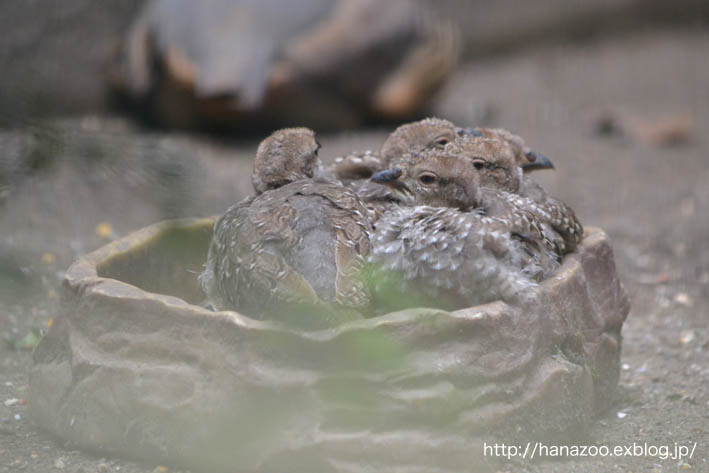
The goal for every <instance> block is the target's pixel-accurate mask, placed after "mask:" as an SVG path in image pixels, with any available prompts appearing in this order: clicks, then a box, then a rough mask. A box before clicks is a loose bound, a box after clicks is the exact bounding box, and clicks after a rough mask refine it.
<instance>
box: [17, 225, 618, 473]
mask: <svg viewBox="0 0 709 473" xmlns="http://www.w3.org/2000/svg"><path fill="white" fill-rule="evenodd" d="M213 223H214V220H213V219H189V220H176V221H167V222H162V223H158V224H155V225H151V226H149V227H146V228H144V229H142V230H139V231H137V232H136V233H134V234H132V235H130V236H127V237H125V238H122V239H120V240H118V241H115V242H113V243H111V244H108V245H106V246H104V247H103V248H100V249H99V250H97V251H95V252H93V253H91V254H89V255H86V256H85V257H83V258H81V259H80V260H79V261H77V262H76V263H75V264H74V265H73V266H71V268H70V269H69V270H68V271H67V273H66V277H65V280H64V285H63V290H62V298H61V299H62V303H61V307H60V308H59V311H58V312H59V313H58V314H57V317H56V318H55V323H54V324H53V325H52V327H51V328H50V330H49V332H48V333H47V335H46V336H45V337H44V338H43V339H42V341H41V343H40V344H39V346H38V347H37V348H36V350H35V352H34V365H33V368H32V370H31V374H30V393H29V407H30V411H31V415H32V417H33V418H34V420H35V421H36V423H37V424H38V425H39V426H40V427H41V428H43V429H45V430H47V431H49V432H50V433H52V434H54V435H56V436H58V437H60V438H61V439H63V440H64V441H65V442H68V443H69V444H70V445H73V446H76V447H79V448H86V449H90V450H94V451H99V452H101V454H108V455H121V456H128V457H132V458H138V459H146V460H149V461H151V462H157V463H161V464H169V465H178V466H182V467H188V468H192V469H195V470H198V471H202V470H205V471H239V472H274V471H278V472H291V471H306V472H323V471H347V472H365V471H367V472H370V471H387V472H397V471H402V472H403V471H406V472H460V471H469V470H470V469H471V468H473V467H474V468H475V470H476V471H485V470H486V469H488V468H494V466H493V464H492V463H490V462H492V461H493V459H492V458H491V457H490V456H489V455H488V456H486V455H485V453H486V452H485V451H484V446H485V444H486V443H487V444H490V443H494V441H495V440H500V441H506V442H508V443H509V442H512V441H520V442H521V441H527V440H528V441H535V440H542V439H568V438H569V435H571V434H574V433H579V432H583V430H584V428H585V427H586V426H587V424H588V423H589V421H590V420H591V418H592V416H593V414H594V412H595V411H597V410H598V409H602V408H603V407H604V406H605V405H607V403H608V401H609V400H610V399H611V398H612V396H613V392H614V389H615V386H616V384H617V381H618V373H619V356H620V347H621V334H620V332H621V326H622V324H623V321H624V320H625V317H626V316H627V313H628V310H629V303H628V299H627V296H626V294H625V291H624V289H623V287H622V284H621V283H620V282H619V280H618V277H617V275H616V270H615V263H614V260H613V253H612V250H611V247H610V244H609V242H608V239H607V237H606V235H605V234H604V233H603V232H602V231H601V230H599V229H594V228H589V229H587V235H586V237H585V238H584V241H583V243H582V244H581V245H580V247H579V249H578V250H577V251H576V252H574V253H573V254H570V255H568V256H567V257H566V258H565V259H564V261H563V264H562V266H561V268H560V269H559V271H558V272H557V274H556V276H555V277H553V278H550V279H549V280H547V281H544V282H543V283H542V284H541V285H540V286H539V288H538V296H537V298H536V301H535V302H534V303H532V304H530V305H529V307H524V308H520V307H514V306H510V305H508V304H505V303H504V302H501V301H497V302H493V303H490V304H485V305H481V306H476V307H470V308H467V309H463V310H458V311H455V312H445V311H441V310H434V309H415V310H406V311H401V312H395V313H390V314H386V315H383V316H379V317H376V318H372V319H367V320H361V321H356V322H350V323H347V324H344V325H342V326H339V327H337V328H333V329H327V330H322V331H316V332H312V331H311V332H305V331H298V330H296V329H293V328H287V327H284V326H282V325H279V324H277V323H274V322H266V321H257V320H253V319H250V318H248V317H245V316H243V315H241V314H238V313H236V312H230V311H223V312H211V311H209V310H206V309H204V308H202V307H200V306H199V305H198V304H199V303H200V301H201V299H202V294H201V291H200V288H199V286H198V283H197V274H196V273H198V272H199V271H201V268H202V263H203V261H204V260H205V258H206V253H207V248H208V244H209V240H210V237H211V233H212V225H213ZM487 453H490V452H487Z"/></svg>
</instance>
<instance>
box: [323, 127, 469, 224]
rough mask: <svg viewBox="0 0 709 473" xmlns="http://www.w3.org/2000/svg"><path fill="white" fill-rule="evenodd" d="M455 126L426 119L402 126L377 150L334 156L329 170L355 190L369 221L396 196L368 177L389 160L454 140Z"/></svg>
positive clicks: (395, 202) (384, 166) (385, 209)
mask: <svg viewBox="0 0 709 473" xmlns="http://www.w3.org/2000/svg"><path fill="white" fill-rule="evenodd" d="M456 130H457V129H456V126H455V125H454V124H453V123H451V122H449V121H448V120H443V119H440V118H426V119H423V120H419V121H416V122H412V123H407V124H404V125H401V126H400V127H398V128H397V129H396V130H394V131H393V132H392V133H391V134H390V135H389V136H388V137H387V139H386V140H385V141H384V143H383V144H382V146H381V149H380V150H379V152H378V153H375V152H371V151H367V152H364V153H362V152H353V153H350V154H348V155H347V156H344V157H340V158H337V159H336V160H335V164H334V165H333V166H332V167H331V168H329V170H328V172H329V173H330V174H332V175H333V177H334V178H336V179H338V180H340V181H342V182H343V183H344V184H345V185H346V186H347V187H349V188H351V189H352V190H354V191H355V192H356V193H357V195H358V196H359V197H360V199H362V201H363V202H364V203H365V205H366V206H367V210H368V213H369V218H370V222H371V223H372V224H375V223H376V221H377V220H378V219H379V217H380V216H381V215H383V214H384V213H386V212H387V211H388V210H389V209H391V208H392V206H396V205H398V199H399V197H398V196H397V195H396V194H393V193H392V191H391V189H389V188H388V187H387V186H383V185H380V184H378V183H376V182H373V181H371V180H369V178H370V177H371V176H373V175H374V174H376V173H377V172H379V171H382V170H384V169H387V168H388V167H389V165H390V162H391V160H392V159H395V158H397V157H399V156H403V155H411V154H412V153H420V152H423V151H426V150H429V149H442V148H443V147H444V146H445V145H446V144H448V143H450V142H451V141H453V140H455V138H456Z"/></svg>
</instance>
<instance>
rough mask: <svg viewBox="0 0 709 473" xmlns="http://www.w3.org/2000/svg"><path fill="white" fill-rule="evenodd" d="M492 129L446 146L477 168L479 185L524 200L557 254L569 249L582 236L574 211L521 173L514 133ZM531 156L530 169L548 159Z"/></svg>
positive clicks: (519, 148) (518, 149) (520, 157)
mask: <svg viewBox="0 0 709 473" xmlns="http://www.w3.org/2000/svg"><path fill="white" fill-rule="evenodd" d="M493 131H494V134H493V133H492V132H489V133H488V134H490V136H491V137H487V136H476V135H471V134H463V135H461V136H460V137H459V138H458V139H457V140H456V141H455V142H454V143H453V144H451V145H450V147H452V148H453V152H455V153H457V154H459V155H461V156H464V157H465V159H466V160H467V161H468V162H469V163H470V165H471V166H473V167H474V168H475V169H477V170H478V172H479V173H480V185H481V186H482V187H485V188H491V189H497V190H501V191H505V192H510V193H513V194H517V195H519V196H520V197H521V198H522V199H524V205H526V206H527V207H528V209H529V210H530V211H531V212H533V213H534V214H535V215H536V216H537V218H538V219H539V221H540V223H542V225H543V226H544V228H545V233H546V235H547V238H548V239H550V240H553V241H554V242H555V245H556V251H557V252H558V253H559V255H564V254H566V253H568V252H570V251H573V250H574V249H575V248H576V246H577V245H578V243H579V242H580V241H581V238H582V237H583V226H582V225H581V223H580V222H579V220H578V219H577V218H576V214H575V212H574V211H573V209H571V208H570V207H569V206H568V205H567V204H565V203H564V202H562V201H560V200H558V199H556V198H554V197H551V196H549V195H548V194H547V193H546V191H545V190H544V189H543V188H542V187H541V186H540V185H539V184H537V183H536V182H534V181H533V180H531V179H530V178H529V177H527V176H526V175H525V174H524V169H525V168H524V167H523V166H524V164H521V163H522V162H523V158H522V156H523V153H521V152H520V150H521V146H519V142H517V141H516V138H515V137H516V135H512V134H511V133H509V132H508V131H507V130H503V129H494V130H493ZM517 138H519V137H517ZM519 140H521V138H519ZM538 156H541V155H538ZM535 159H537V161H538V162H537V165H535V166H533V167H532V168H531V169H532V170H533V169H541V165H539V162H541V161H543V160H546V161H547V162H550V161H549V160H548V159H547V158H546V157H543V159H542V158H535ZM489 210H490V212H491V211H492V209H489ZM490 215H494V213H490Z"/></svg>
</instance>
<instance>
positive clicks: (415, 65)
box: [110, 0, 459, 129]
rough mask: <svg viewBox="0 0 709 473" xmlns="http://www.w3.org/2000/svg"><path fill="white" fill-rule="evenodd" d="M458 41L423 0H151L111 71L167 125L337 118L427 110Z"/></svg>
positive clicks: (115, 82) (320, 123)
mask: <svg viewBox="0 0 709 473" xmlns="http://www.w3.org/2000/svg"><path fill="white" fill-rule="evenodd" d="M458 50H459V32H458V30H457V29H456V27H455V26H454V24H452V23H450V22H447V21H443V20H441V19H439V18H438V17H437V16H436V15H434V13H433V12H432V11H431V10H430V9H429V8H427V7H426V6H425V5H424V4H423V2H421V1H420V0H387V1H378V0H299V1H297V2H296V1H290V0H237V1H232V0H204V1H200V2H193V1H191V0H152V1H150V2H149V3H148V4H147V5H146V6H145V8H144V9H143V10H142V12H141V13H140V15H139V16H138V17H137V18H136V20H135V21H134V23H133V25H132V26H131V28H130V30H129V31H128V33H127V35H126V38H125V41H124V42H123V44H122V46H121V47H120V49H119V51H118V54H117V55H116V58H115V61H114V62H113V64H112V67H111V68H110V71H111V72H110V82H111V84H112V86H113V88H114V90H116V91H117V92H118V93H119V95H122V96H123V97H125V98H127V99H128V100H129V101H130V102H132V103H134V104H137V105H139V106H140V107H142V108H143V110H144V111H145V112H147V114H148V116H149V117H150V118H151V119H152V120H153V121H154V122H156V123H158V124H160V125H163V126H168V127H221V128H228V129H231V128H253V129H258V128H259V127H265V126H271V127H272V126H274V125H275V126H278V125H292V124H295V123H297V124H305V125H308V126H311V127H318V128H321V129H323V128H342V127H350V126H355V125H357V124H359V123H361V122H362V121H364V120H369V119H375V120H401V119H404V118H407V117H412V116H415V115H417V114H419V113H421V110H422V107H424V106H425V104H426V102H427V101H428V99H429V98H430V97H431V95H432V94H433V93H434V92H435V91H436V90H437V89H438V88H439V86H440V85H441V84H442V83H443V81H444V80H445V78H446V77H447V76H448V74H449V73H450V72H451V71H452V69H453V68H454V66H455V64H456V62H457V58H458Z"/></svg>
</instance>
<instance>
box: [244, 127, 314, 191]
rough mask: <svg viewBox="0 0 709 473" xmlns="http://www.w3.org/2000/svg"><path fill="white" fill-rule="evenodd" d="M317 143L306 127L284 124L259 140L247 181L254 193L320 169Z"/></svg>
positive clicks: (289, 181) (277, 186)
mask: <svg viewBox="0 0 709 473" xmlns="http://www.w3.org/2000/svg"><path fill="white" fill-rule="evenodd" d="M319 150H320V143H319V142H318V141H317V140H316V139H315V132H314V131H312V130H310V129H308V128H284V129H282V130H278V131H276V132H274V133H273V134H272V135H271V136H269V137H268V138H266V139H265V140H263V141H262V142H261V144H260V145H259V147H258V150H257V151H256V159H254V172H253V174H252V175H251V183H252V184H253V186H254V190H255V191H256V194H261V193H263V192H266V191H267V190H270V189H277V188H279V187H281V186H283V185H286V184H289V183H291V182H295V181H299V180H301V179H311V178H313V177H315V176H316V174H319V172H320V169H321V163H320V158H319V157H318V151H319Z"/></svg>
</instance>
